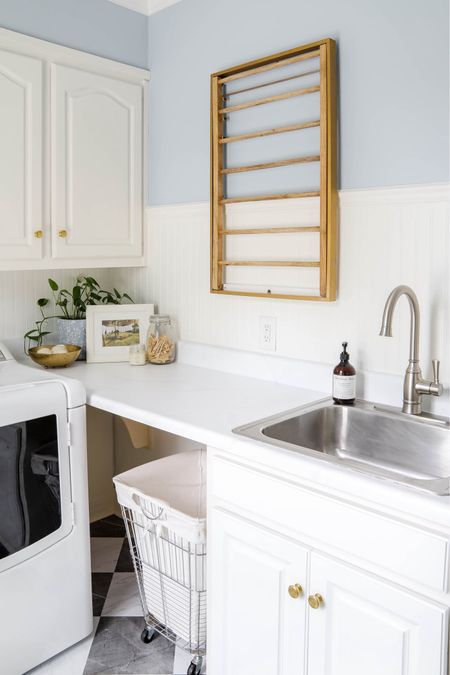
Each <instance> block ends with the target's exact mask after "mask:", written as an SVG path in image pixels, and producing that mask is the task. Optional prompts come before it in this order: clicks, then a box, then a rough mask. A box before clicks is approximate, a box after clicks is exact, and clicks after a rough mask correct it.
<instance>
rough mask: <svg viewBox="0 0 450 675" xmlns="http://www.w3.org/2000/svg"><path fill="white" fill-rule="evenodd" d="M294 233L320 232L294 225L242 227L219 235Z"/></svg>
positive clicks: (308, 227)
mask: <svg viewBox="0 0 450 675" xmlns="http://www.w3.org/2000/svg"><path fill="white" fill-rule="evenodd" d="M296 232H320V227H318V226H317V225H294V226H292V227H244V228H236V229H234V230H230V229H226V230H220V232H219V234H224V235H228V234H294V233H296Z"/></svg>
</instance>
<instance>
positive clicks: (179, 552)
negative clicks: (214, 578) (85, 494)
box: [114, 450, 206, 675]
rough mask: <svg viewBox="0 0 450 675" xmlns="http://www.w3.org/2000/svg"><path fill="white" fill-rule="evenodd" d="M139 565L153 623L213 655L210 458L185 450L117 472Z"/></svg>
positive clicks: (195, 658)
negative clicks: (209, 647) (209, 636)
mask: <svg viewBox="0 0 450 675" xmlns="http://www.w3.org/2000/svg"><path fill="white" fill-rule="evenodd" d="M114 483H115V485H116V491H117V498H118V501H119V504H120V506H121V509H122V515H123V519H124V522H125V527H126V531H127V537H128V542H129V545H130V551H131V555H132V558H133V563H134V568H135V571H136V577H137V582H138V586H139V594H140V598H141V603H142V608H143V614H144V620H145V624H146V625H145V628H144V630H143V631H142V635H141V639H142V641H143V642H145V643H150V642H151V640H152V639H153V637H154V635H155V632H158V633H160V634H161V635H164V636H165V637H166V638H167V639H168V640H170V641H171V642H173V643H175V644H176V645H177V646H178V647H180V648H181V649H183V650H185V651H187V652H188V653H189V654H191V655H192V661H191V663H190V665H189V668H188V670H187V675H199V674H200V672H201V668H202V664H203V658H204V656H205V654H206V457H205V452H204V451H203V450H194V451H189V452H183V453H179V454H176V455H172V456H170V457H165V458H163V459H160V460H156V461H154V462H149V463H148V464H144V465H143V466H140V467H136V468H135V469H131V471H127V472H125V473H123V474H120V475H119V476H116V477H115V478H114Z"/></svg>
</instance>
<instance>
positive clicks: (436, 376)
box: [431, 359, 441, 384]
mask: <svg viewBox="0 0 450 675" xmlns="http://www.w3.org/2000/svg"><path fill="white" fill-rule="evenodd" d="M431 363H432V364H433V380H434V384H439V366H440V365H441V362H440V361H439V359H433V360H432V362H431Z"/></svg>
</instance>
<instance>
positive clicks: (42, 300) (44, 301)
mask: <svg viewBox="0 0 450 675" xmlns="http://www.w3.org/2000/svg"><path fill="white" fill-rule="evenodd" d="M49 302H50V300H49V299H48V298H39V300H38V301H37V304H38V306H39V307H45V305H48V303H49Z"/></svg>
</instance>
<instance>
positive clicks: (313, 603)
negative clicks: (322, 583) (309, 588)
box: [308, 593, 323, 609]
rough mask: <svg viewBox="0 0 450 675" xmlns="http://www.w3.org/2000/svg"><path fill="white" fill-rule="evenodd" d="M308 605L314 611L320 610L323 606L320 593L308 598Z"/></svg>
mask: <svg viewBox="0 0 450 675" xmlns="http://www.w3.org/2000/svg"><path fill="white" fill-rule="evenodd" d="M308 604H309V606H310V607H312V609H319V607H320V605H323V598H322V596H321V595H320V593H314V595H309V596H308Z"/></svg>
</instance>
